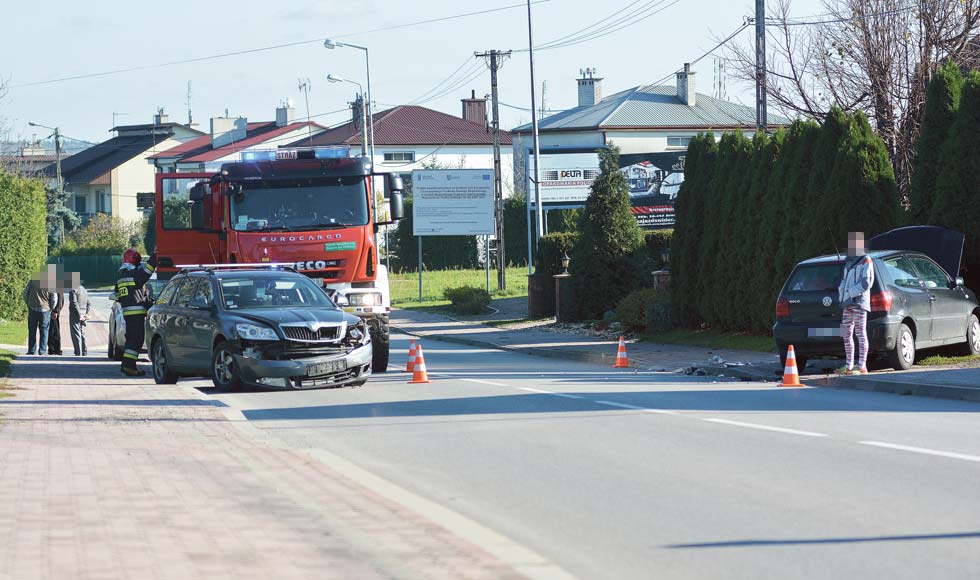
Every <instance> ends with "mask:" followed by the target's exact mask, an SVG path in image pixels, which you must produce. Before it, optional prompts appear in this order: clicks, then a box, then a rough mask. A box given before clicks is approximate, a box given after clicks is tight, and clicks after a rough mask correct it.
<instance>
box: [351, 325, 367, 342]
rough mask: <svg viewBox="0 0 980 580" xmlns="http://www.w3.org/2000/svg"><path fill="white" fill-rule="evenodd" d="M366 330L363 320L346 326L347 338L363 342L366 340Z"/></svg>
mask: <svg viewBox="0 0 980 580" xmlns="http://www.w3.org/2000/svg"><path fill="white" fill-rule="evenodd" d="M367 337H368V332H367V327H365V326H364V322H359V323H358V324H357V326H348V327H347V338H348V339H350V340H352V341H354V342H355V343H357V344H364V343H365V342H366V341H367Z"/></svg>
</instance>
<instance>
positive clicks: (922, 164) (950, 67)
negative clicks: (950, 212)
mask: <svg viewBox="0 0 980 580" xmlns="http://www.w3.org/2000/svg"><path fill="white" fill-rule="evenodd" d="M962 90H963V75H962V74H961V73H960V68H959V67H958V66H956V65H955V64H954V63H952V62H948V63H946V64H945V65H943V66H941V67H939V69H937V70H936V73H935V76H934V77H933V78H932V81H931V82H930V83H929V90H928V92H927V96H926V110H925V113H923V116H922V128H921V130H920V131H919V140H918V141H917V142H916V145H915V148H916V155H915V164H914V166H913V173H912V184H911V186H910V188H909V216H908V217H909V223H912V224H926V223H928V222H929V219H930V217H931V214H932V205H933V200H934V192H935V188H936V180H937V178H938V177H939V172H940V170H941V169H942V163H943V160H942V154H943V144H944V143H945V142H946V138H947V137H948V136H949V131H950V128H951V127H952V126H953V121H955V120H956V110H957V109H959V107H960V93H961V91H962Z"/></svg>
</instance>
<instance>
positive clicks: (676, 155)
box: [527, 150, 687, 228]
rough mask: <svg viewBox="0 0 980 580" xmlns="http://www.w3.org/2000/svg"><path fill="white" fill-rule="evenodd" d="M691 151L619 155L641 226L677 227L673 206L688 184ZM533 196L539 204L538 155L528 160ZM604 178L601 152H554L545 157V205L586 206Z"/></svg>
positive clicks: (637, 219) (532, 199) (621, 167)
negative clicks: (687, 159) (686, 162)
mask: <svg viewBox="0 0 980 580" xmlns="http://www.w3.org/2000/svg"><path fill="white" fill-rule="evenodd" d="M686 155H687V151H686V150H685V151H680V150H678V151H661V152H656V153H628V154H624V155H620V157H619V166H620V167H619V170H620V171H621V172H622V173H623V175H624V177H626V183H627V184H628V185H629V196H630V210H631V211H632V212H633V216H634V217H635V218H636V222H637V224H639V226H640V227H642V228H669V227H673V225H674V202H675V201H676V199H677V192H678V191H679V190H680V186H681V183H682V182H683V181H684V158H685V156H686ZM527 167H528V168H529V170H528V190H527V191H528V192H529V195H530V197H531V205H532V206H533V205H534V181H533V178H534V157H533V156H529V158H528V164H527ZM598 174H599V156H598V155H597V154H596V153H594V152H593V153H583V152H581V151H576V152H557V151H555V150H552V152H548V153H542V154H541V201H542V204H543V205H544V208H545V209H548V206H549V205H552V206H558V205H563V206H565V207H567V206H575V205H585V200H586V199H588V197H589V191H590V189H591V187H592V182H593V181H594V180H595V178H596V176H597V175H598Z"/></svg>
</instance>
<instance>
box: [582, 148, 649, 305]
mask: <svg viewBox="0 0 980 580" xmlns="http://www.w3.org/2000/svg"><path fill="white" fill-rule="evenodd" d="M598 153H599V169H600V172H599V176H598V177H597V178H596V179H595V181H594V182H593V183H592V189H591V191H590V192H589V199H588V200H587V201H586V202H585V210H584V211H583V213H582V218H581V221H580V222H579V223H580V228H581V232H580V235H579V238H578V240H577V242H576V243H575V248H574V252H573V254H574V257H573V260H572V262H571V274H572V279H571V283H572V288H573V295H574V297H575V302H576V306H577V311H578V314H579V317H580V318H583V319H592V318H598V317H601V316H602V315H603V313H604V312H605V311H606V310H608V309H610V308H612V307H614V306H615V305H616V304H617V303H618V302H619V300H620V299H621V298H622V297H623V296H625V295H626V294H628V293H629V292H630V291H631V290H632V289H633V282H634V280H635V279H636V272H634V271H633V268H631V267H630V259H629V256H630V253H631V252H633V251H634V250H636V249H637V248H639V247H640V246H642V245H643V232H642V231H641V230H640V227H639V226H638V225H637V224H636V218H634V217H633V214H632V213H631V212H630V200H629V186H628V185H627V183H626V176H625V175H623V173H622V172H621V171H620V170H619V148H618V147H616V146H615V145H613V146H611V147H608V148H605V149H600V150H599V151H598Z"/></svg>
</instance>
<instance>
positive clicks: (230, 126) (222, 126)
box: [211, 117, 248, 149]
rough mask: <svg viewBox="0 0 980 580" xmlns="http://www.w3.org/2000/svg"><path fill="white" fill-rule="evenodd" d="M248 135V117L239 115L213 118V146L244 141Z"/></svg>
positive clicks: (215, 147) (214, 147)
mask: <svg viewBox="0 0 980 580" xmlns="http://www.w3.org/2000/svg"><path fill="white" fill-rule="evenodd" d="M247 135H248V119H246V118H245V117H238V118H237V119H232V118H230V117H212V118H211V148H212V149H217V148H218V147H224V146H225V145H229V144H231V143H235V142H238V141H242V140H244V139H245V137H246V136H247Z"/></svg>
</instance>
